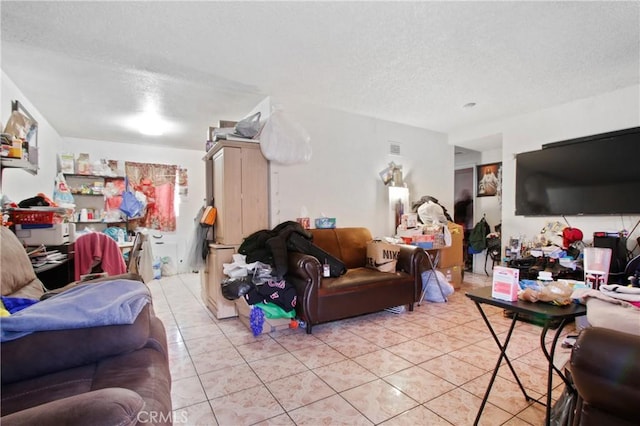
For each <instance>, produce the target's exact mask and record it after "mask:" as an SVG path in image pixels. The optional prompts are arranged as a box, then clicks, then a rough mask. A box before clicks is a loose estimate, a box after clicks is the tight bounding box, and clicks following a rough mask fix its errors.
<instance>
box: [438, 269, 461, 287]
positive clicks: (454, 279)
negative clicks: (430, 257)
mask: <svg viewBox="0 0 640 426" xmlns="http://www.w3.org/2000/svg"><path fill="white" fill-rule="evenodd" d="M463 268H464V265H454V266H449V267H446V268H436V269H437V270H438V271H440V272H442V274H443V275H444V276H445V277H446V276H447V271H449V272H450V273H451V281H450V282H449V283H450V284H451V285H452V286H453V288H455V289H456V290H458V289H460V287H462V271H463Z"/></svg>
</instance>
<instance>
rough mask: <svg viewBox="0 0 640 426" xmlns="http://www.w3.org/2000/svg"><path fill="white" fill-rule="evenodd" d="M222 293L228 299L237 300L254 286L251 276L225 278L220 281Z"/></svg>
mask: <svg viewBox="0 0 640 426" xmlns="http://www.w3.org/2000/svg"><path fill="white" fill-rule="evenodd" d="M220 287H221V290H222V295H223V296H224V298H225V299H227V300H236V299H237V298H239V297H242V296H244V295H245V294H247V293H248V292H249V291H250V290H251V289H252V288H254V285H253V283H252V282H251V278H250V277H248V276H247V277H241V278H225V279H224V280H222V282H221V283H220Z"/></svg>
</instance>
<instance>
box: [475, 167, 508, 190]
mask: <svg viewBox="0 0 640 426" xmlns="http://www.w3.org/2000/svg"><path fill="white" fill-rule="evenodd" d="M476 176H477V182H478V184H477V187H476V197H495V196H497V195H500V194H501V193H502V162H499V163H489V164H481V165H479V166H476Z"/></svg>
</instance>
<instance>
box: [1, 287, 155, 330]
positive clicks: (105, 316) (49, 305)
mask: <svg viewBox="0 0 640 426" xmlns="http://www.w3.org/2000/svg"><path fill="white" fill-rule="evenodd" d="M150 301H151V294H150V293H149V289H148V288H147V286H146V285H144V284H143V283H141V282H140V281H133V280H113V281H103V282H100V283H87V284H81V285H78V286H76V287H73V288H71V289H69V290H66V291H64V292H63V293H60V294H57V295H55V296H52V297H50V298H48V299H46V300H43V301H41V302H38V303H36V304H34V305H31V306H29V307H28V308H25V309H23V310H21V311H19V312H17V313H15V314H13V315H11V316H9V317H3V318H2V319H1V320H0V342H8V341H10V340H15V339H18V338H20V337H23V336H26V335H28V334H31V333H34V332H37V331H48V330H66V329H73V328H88V327H97V326H105V325H123V324H133V322H134V321H135V319H136V318H137V317H138V315H139V314H140V311H142V309H143V308H144V307H145V305H146V304H147V303H149V302H150Z"/></svg>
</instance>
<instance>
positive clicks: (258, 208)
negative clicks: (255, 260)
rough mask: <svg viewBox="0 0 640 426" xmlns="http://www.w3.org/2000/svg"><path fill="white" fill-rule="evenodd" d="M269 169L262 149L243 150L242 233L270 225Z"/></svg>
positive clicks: (247, 234) (245, 233) (246, 233)
mask: <svg viewBox="0 0 640 426" xmlns="http://www.w3.org/2000/svg"><path fill="white" fill-rule="evenodd" d="M268 178H269V171H268V164H267V160H266V159H265V158H264V156H263V155H262V152H261V151H260V149H255V148H246V149H243V150H242V234H243V236H244V237H247V236H249V235H250V234H252V233H254V232H256V231H260V230H262V229H267V228H268V227H269V205H268V204H269V203H268V197H269V182H268Z"/></svg>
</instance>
